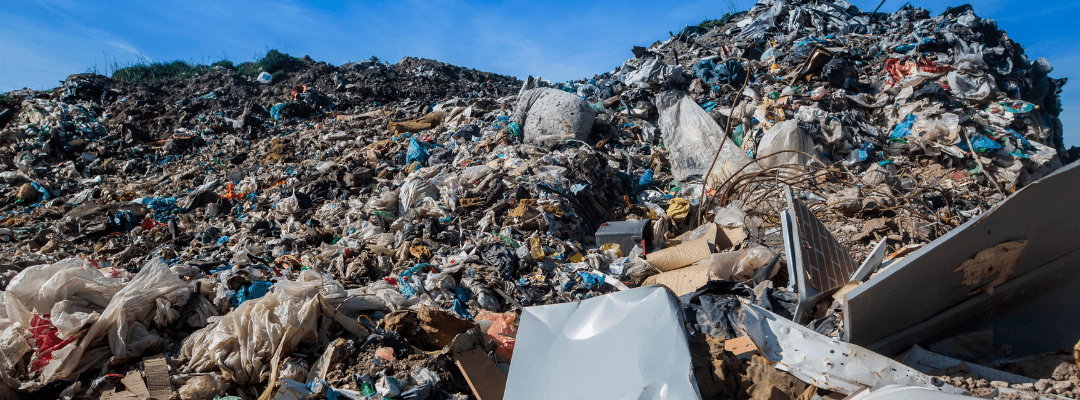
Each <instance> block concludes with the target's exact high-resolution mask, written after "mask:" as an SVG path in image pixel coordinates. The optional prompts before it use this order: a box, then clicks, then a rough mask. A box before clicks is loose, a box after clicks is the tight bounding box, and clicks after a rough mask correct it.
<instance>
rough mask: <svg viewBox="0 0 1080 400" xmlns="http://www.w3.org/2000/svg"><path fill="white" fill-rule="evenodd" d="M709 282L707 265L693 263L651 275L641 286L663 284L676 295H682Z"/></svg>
mask: <svg viewBox="0 0 1080 400" xmlns="http://www.w3.org/2000/svg"><path fill="white" fill-rule="evenodd" d="M708 282H709V266H707V265H695V266H692V267H688V268H681V269H677V270H674V271H670V272H664V273H661V274H658V275H653V276H650V277H648V278H647V279H645V282H644V283H642V286H648V285H664V286H667V288H668V289H671V291H672V292H674V293H675V295H676V296H682V295H684V294H687V293H692V292H693V291H695V290H697V289H698V288H700V287H701V286H702V285H704V284H706V283H708Z"/></svg>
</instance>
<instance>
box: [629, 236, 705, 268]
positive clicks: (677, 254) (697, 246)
mask: <svg viewBox="0 0 1080 400" xmlns="http://www.w3.org/2000/svg"><path fill="white" fill-rule="evenodd" d="M715 246H716V245H715V244H713V243H711V242H710V241H709V239H708V238H701V239H696V240H692V241H690V242H687V243H683V244H680V245H678V246H675V247H669V248H666V249H663V250H660V251H658V252H655V253H652V254H649V255H647V256H645V261H648V262H649V264H650V265H652V266H654V267H656V269H659V270H660V271H663V272H667V271H671V270H676V269H679V268H683V267H685V266H687V265H690V264H693V263H696V262H698V261H701V260H702V259H704V258H705V257H708V256H709V254H712V253H713V249H714V248H715Z"/></svg>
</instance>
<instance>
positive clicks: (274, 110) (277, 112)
mask: <svg viewBox="0 0 1080 400" xmlns="http://www.w3.org/2000/svg"><path fill="white" fill-rule="evenodd" d="M283 109H285V103H277V104H274V106H273V107H270V116H271V117H273V118H274V121H281V110H283Z"/></svg>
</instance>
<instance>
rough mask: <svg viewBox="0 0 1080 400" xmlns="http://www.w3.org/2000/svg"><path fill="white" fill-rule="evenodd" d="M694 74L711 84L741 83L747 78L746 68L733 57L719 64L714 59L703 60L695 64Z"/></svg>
mask: <svg viewBox="0 0 1080 400" xmlns="http://www.w3.org/2000/svg"><path fill="white" fill-rule="evenodd" d="M694 76H696V77H698V78H701V81H702V82H705V83H707V84H709V85H717V84H728V85H740V84H742V83H743V81H744V80H746V69H745V68H743V66H742V64H740V63H739V62H738V61H736V60H734V59H731V60H727V61H725V62H723V63H722V64H720V65H717V64H716V62H714V61H713V60H708V59H705V60H701V61H700V62H698V63H697V65H695V66H694Z"/></svg>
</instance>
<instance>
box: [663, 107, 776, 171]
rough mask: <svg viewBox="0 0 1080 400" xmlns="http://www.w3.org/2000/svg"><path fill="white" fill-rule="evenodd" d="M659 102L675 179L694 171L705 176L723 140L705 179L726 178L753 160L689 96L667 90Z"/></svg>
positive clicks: (664, 136)
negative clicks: (708, 175) (710, 172)
mask: <svg viewBox="0 0 1080 400" xmlns="http://www.w3.org/2000/svg"><path fill="white" fill-rule="evenodd" d="M657 103H658V104H657V106H658V108H659V109H660V120H659V123H658V125H659V126H660V132H661V138H662V139H663V140H664V147H665V148H666V149H667V151H668V158H669V159H670V160H671V173H672V174H673V175H675V179H678V180H679V181H685V180H686V178H687V177H689V176H691V175H700V176H702V177H704V176H705V174H706V173H707V172H708V171H709V166H710V163H712V159H713V155H714V154H715V153H716V150H717V149H718V148H720V143H721V142H723V143H724V147H723V149H722V150H721V151H720V156H719V157H718V158H717V160H716V165H715V166H713V172H712V176H710V177H707V179H706V182H709V183H714V184H718V183H720V182H722V181H725V180H727V179H728V178H730V177H731V176H733V175H735V173H736V172H738V171H739V169H740V168H742V167H743V166H745V165H746V164H749V163H751V162H752V160H750V157H749V156H747V155H746V154H745V153H743V152H742V150H741V149H739V147H738V146H736V145H735V143H734V142H732V141H731V140H724V136H723V135H724V133H723V132H721V129H720V126H719V125H717V124H716V121H714V120H713V119H712V117H710V116H709V113H707V112H705V110H703V109H701V106H699V105H697V103H694V100H693V99H691V98H690V97H689V96H683V95H682V94H680V93H676V92H665V93H663V94H661V95H660V97H659V99H658V101H657ZM759 170H760V169H759V168H758V167H757V166H756V165H751V166H749V167H746V169H744V170H743V171H742V172H743V173H749V172H756V171H759Z"/></svg>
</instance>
